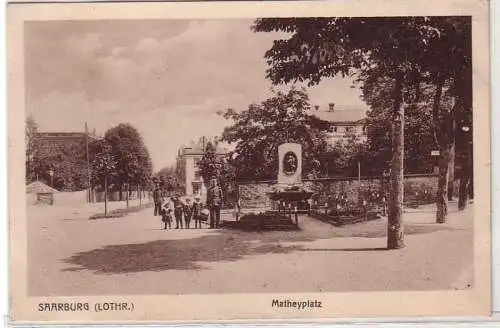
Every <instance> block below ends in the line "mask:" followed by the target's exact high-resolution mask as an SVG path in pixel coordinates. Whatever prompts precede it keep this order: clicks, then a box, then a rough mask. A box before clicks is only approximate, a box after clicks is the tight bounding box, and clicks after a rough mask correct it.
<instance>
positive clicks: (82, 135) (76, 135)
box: [38, 132, 101, 139]
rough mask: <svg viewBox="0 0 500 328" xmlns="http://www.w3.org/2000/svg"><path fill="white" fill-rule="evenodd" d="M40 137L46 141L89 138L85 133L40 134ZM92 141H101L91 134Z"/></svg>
mask: <svg viewBox="0 0 500 328" xmlns="http://www.w3.org/2000/svg"><path fill="white" fill-rule="evenodd" d="M38 136H40V137H41V138H44V139H48V138H54V139H57V138H75V139H83V138H85V137H86V136H87V134H86V133H85V132H38ZM88 136H89V138H90V139H101V138H100V137H99V136H97V135H95V134H93V133H89V134H88Z"/></svg>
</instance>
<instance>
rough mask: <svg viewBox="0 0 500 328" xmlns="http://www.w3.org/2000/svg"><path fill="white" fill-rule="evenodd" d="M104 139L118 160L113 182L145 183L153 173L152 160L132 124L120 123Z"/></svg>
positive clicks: (119, 183) (118, 183) (120, 183)
mask: <svg viewBox="0 0 500 328" xmlns="http://www.w3.org/2000/svg"><path fill="white" fill-rule="evenodd" d="M104 139H105V141H106V143H107V144H108V145H109V146H110V147H111V151H112V153H113V156H114V158H115V159H116V160H117V164H116V175H115V177H114V180H113V182H114V183H116V184H117V185H122V184H124V183H131V184H145V183H147V182H148V181H149V179H150V178H151V175H152V162H151V157H150V155H149V151H148V149H147V147H146V145H145V144H144V141H143V139H142V136H141V135H140V133H139V131H137V130H136V129H135V128H134V127H133V126H132V125H130V124H119V125H118V126H116V127H114V128H111V129H109V130H108V131H107V132H106V134H105V136H104Z"/></svg>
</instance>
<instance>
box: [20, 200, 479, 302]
mask: <svg viewBox="0 0 500 328" xmlns="http://www.w3.org/2000/svg"><path fill="white" fill-rule="evenodd" d="M454 206H455V207H456V205H452V210H451V211H452V212H451V214H450V222H449V223H447V224H445V225H438V224H435V223H433V222H434V214H433V212H432V210H433V209H432V208H427V209H423V210H420V211H412V212H409V213H405V222H406V224H407V226H406V230H407V233H408V235H407V236H406V239H405V240H406V245H407V247H406V248H404V249H402V250H393V251H387V250H381V248H384V247H385V245H386V240H385V237H384V234H385V227H386V222H385V220H378V221H372V222H368V223H363V224H358V225H353V226H350V227H345V228H335V227H333V226H331V225H328V224H325V223H322V222H319V221H317V220H315V219H311V218H309V217H306V216H303V217H301V218H300V221H301V227H302V231H301V232H271V233H263V234H259V233H236V232H228V231H218V230H208V229H201V230H194V229H191V230H171V231H164V230H162V229H161V221H160V219H159V218H158V217H153V215H152V211H153V210H152V209H146V210H143V211H141V212H138V213H134V214H130V215H129V216H126V217H123V218H117V219H100V220H88V215H87V214H88V213H84V214H85V215H83V214H82V213H80V214H79V213H78V210H73V212H71V213H68V214H67V215H59V216H54V212H53V210H44V209H40V208H36V207H29V208H28V213H29V214H28V215H29V217H28V221H29V224H28V239H29V245H28V254H29V255H28V263H29V265H28V266H29V268H28V272H29V284H28V291H29V294H30V295H32V296H49V295H53V296H56V295H58V296H68V295H100V294H105V295H112V294H175V293H180V294H181V293H182V294H190V293H244V292H257V293H258V292H321V291H325V292H326V291H339V292H342V291H374V290H400V289H403V290H416V289H419V290H430V289H450V288H460V289H462V288H467V285H470V284H472V277H471V264H472V248H473V246H472V209H471V208H469V209H468V210H467V211H465V212H456V210H454V209H453V207H454ZM51 211H52V212H51ZM81 211H82V212H85V211H84V210H81ZM257 268H258V269H257Z"/></svg>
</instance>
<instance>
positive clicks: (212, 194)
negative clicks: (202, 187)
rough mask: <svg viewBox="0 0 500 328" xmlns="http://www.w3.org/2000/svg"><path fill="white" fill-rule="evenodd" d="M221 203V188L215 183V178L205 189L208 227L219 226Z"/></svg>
mask: <svg viewBox="0 0 500 328" xmlns="http://www.w3.org/2000/svg"><path fill="white" fill-rule="evenodd" d="M221 205H222V189H221V187H219V185H218V184H217V179H212V180H211V181H210V188H209V189H208V191H207V206H208V208H209V210H210V228H211V229H213V228H214V226H215V227H216V228H218V227H219V223H220V207H221Z"/></svg>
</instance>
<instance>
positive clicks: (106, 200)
mask: <svg viewBox="0 0 500 328" xmlns="http://www.w3.org/2000/svg"><path fill="white" fill-rule="evenodd" d="M107 216H108V178H107V177H106V176H105V177H104V217H107Z"/></svg>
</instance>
